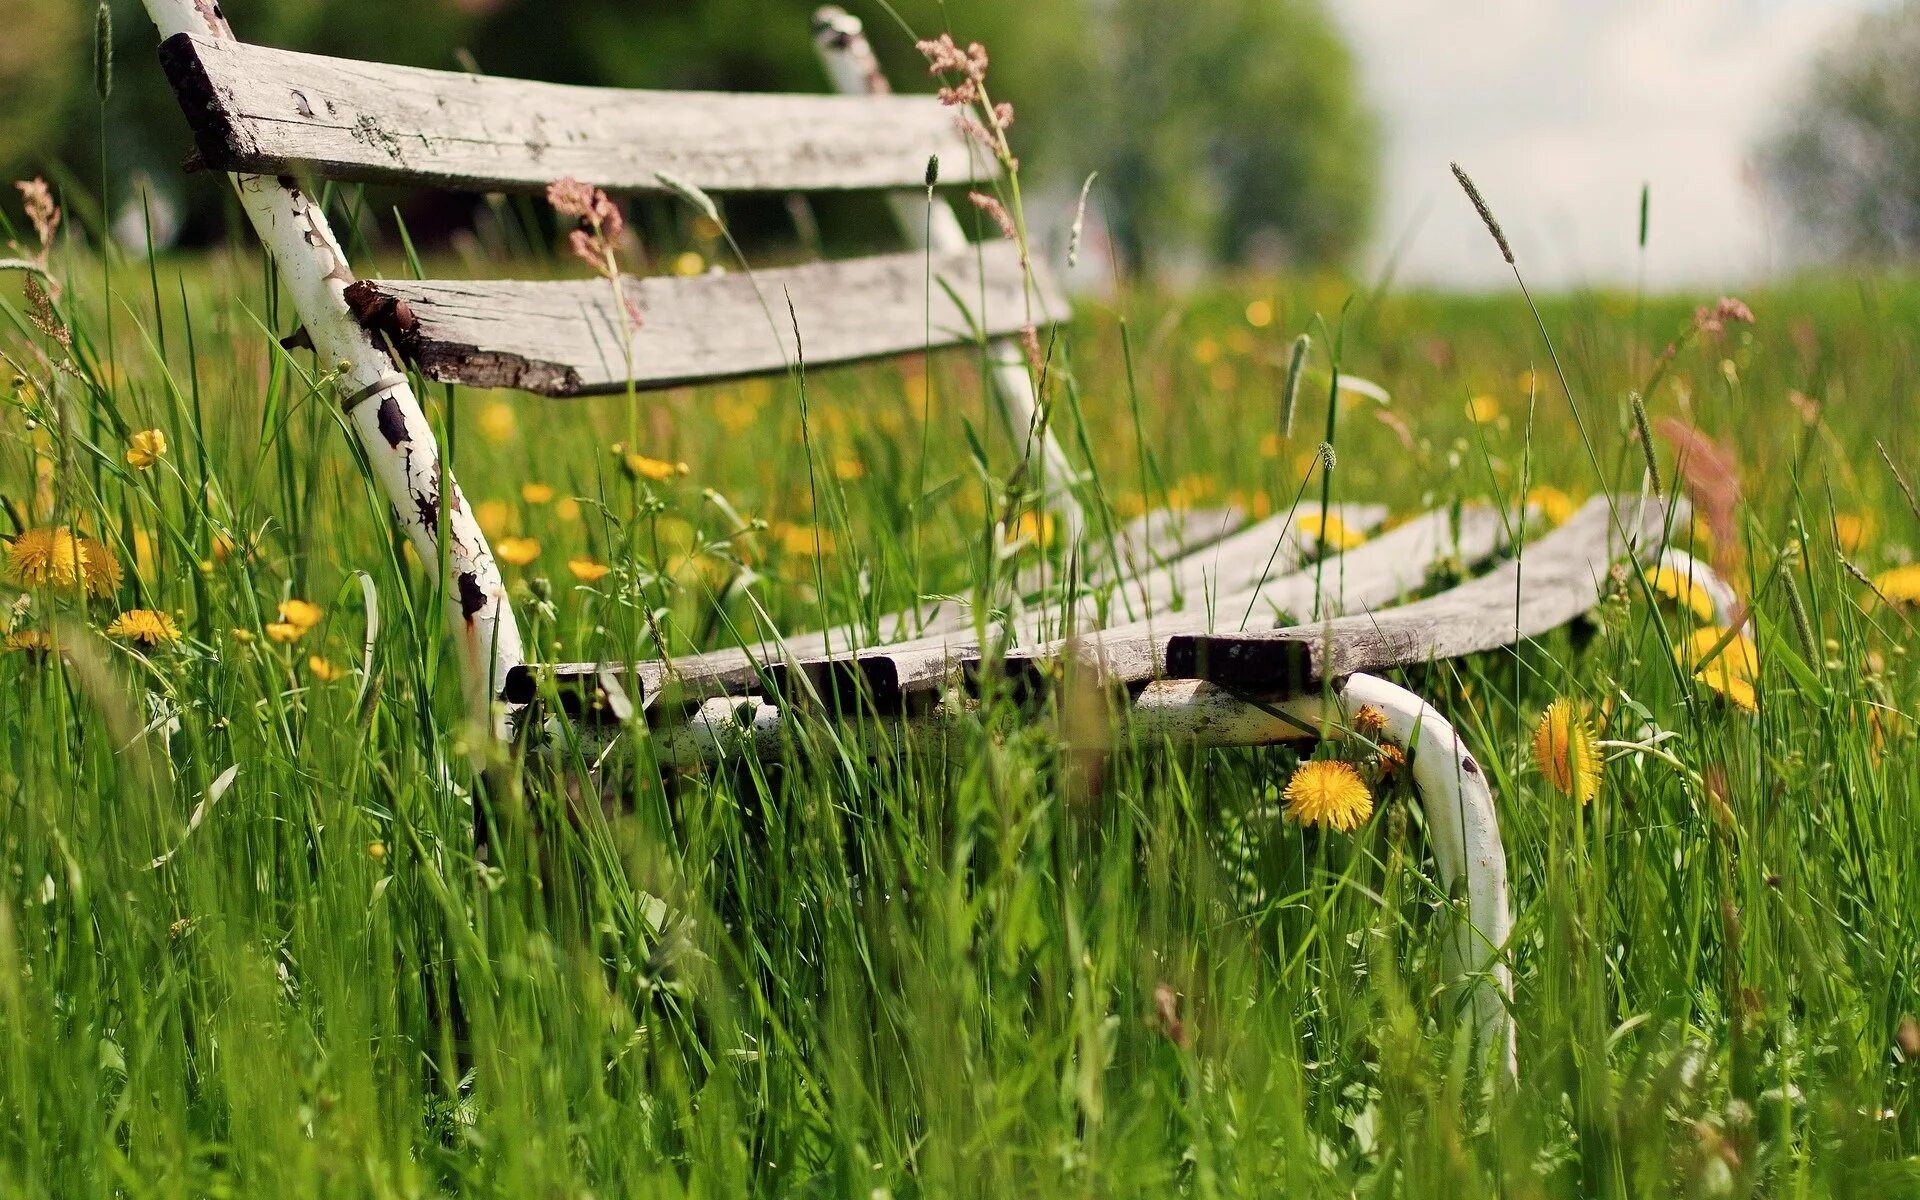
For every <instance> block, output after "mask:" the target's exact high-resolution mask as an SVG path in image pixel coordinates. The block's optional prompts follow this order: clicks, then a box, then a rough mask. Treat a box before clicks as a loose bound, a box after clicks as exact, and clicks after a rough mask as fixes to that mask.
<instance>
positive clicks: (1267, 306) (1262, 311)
mask: <svg viewBox="0 0 1920 1200" xmlns="http://www.w3.org/2000/svg"><path fill="white" fill-rule="evenodd" d="M1247 324H1249V325H1251V326H1253V327H1254V328H1255V329H1265V328H1266V327H1267V326H1269V325H1271V324H1273V305H1272V304H1271V303H1270V302H1268V301H1266V300H1254V301H1250V302H1249V303H1248V304H1247Z"/></svg>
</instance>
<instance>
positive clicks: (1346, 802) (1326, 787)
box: [1281, 759, 1373, 833]
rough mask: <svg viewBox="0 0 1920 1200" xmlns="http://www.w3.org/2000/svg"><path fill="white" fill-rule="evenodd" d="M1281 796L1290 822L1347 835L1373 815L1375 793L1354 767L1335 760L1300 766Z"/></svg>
mask: <svg viewBox="0 0 1920 1200" xmlns="http://www.w3.org/2000/svg"><path fill="white" fill-rule="evenodd" d="M1281 796H1282V797H1283V798H1284V799H1285V800H1286V802H1287V819H1288V820H1291V821H1298V822H1300V823H1301V824H1302V825H1318V826H1321V827H1322V828H1325V829H1338V830H1340V831H1341V832H1343V833H1345V832H1348V831H1351V830H1354V829H1358V828H1359V827H1360V826H1361V824H1362V823H1364V822H1365V821H1366V819H1367V818H1368V817H1371V816H1372V815H1373V793H1372V792H1370V791H1368V790H1367V784H1366V781H1365V780H1363V779H1361V778H1360V772H1358V771H1356V770H1354V769H1353V764H1351V763H1344V762H1340V761H1338V760H1336V759H1315V760H1314V761H1312V762H1307V763H1301V764H1300V769H1299V770H1297V771H1295V772H1294V773H1293V778H1292V779H1289V780H1288V781H1287V787H1286V790H1285V791H1284V792H1282V793H1281Z"/></svg>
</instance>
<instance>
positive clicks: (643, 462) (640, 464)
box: [623, 454, 687, 483]
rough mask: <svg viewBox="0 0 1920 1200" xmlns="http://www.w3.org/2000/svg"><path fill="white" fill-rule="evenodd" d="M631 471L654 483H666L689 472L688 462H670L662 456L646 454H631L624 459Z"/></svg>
mask: <svg viewBox="0 0 1920 1200" xmlns="http://www.w3.org/2000/svg"><path fill="white" fill-rule="evenodd" d="M623 461H624V462H625V463H626V465H627V470H628V472H629V473H631V474H633V475H635V476H637V477H639V478H641V479H647V480H651V481H653V482H654V483H665V482H666V481H667V480H669V479H672V478H674V477H675V476H678V475H685V474H686V473H687V464H685V463H683V462H668V461H666V460H665V459H662V458H648V457H647V456H646V455H644V454H629V455H627V456H626V458H625V459H624V460H623Z"/></svg>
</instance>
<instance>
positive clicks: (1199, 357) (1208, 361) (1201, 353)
mask: <svg viewBox="0 0 1920 1200" xmlns="http://www.w3.org/2000/svg"><path fill="white" fill-rule="evenodd" d="M1193 361H1195V362H1197V363H1199V364H1200V365H1201V366H1203V367H1210V366H1212V365H1213V364H1214V363H1216V362H1219V361H1220V343H1219V342H1216V341H1214V340H1213V339H1212V338H1210V337H1203V338H1201V339H1200V340H1199V341H1197V342H1195V343H1194V344H1193Z"/></svg>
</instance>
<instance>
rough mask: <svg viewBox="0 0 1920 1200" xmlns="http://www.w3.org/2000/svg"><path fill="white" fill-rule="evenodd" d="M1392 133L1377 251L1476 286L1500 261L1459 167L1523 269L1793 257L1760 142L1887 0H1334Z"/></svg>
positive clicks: (1402, 271)
mask: <svg viewBox="0 0 1920 1200" xmlns="http://www.w3.org/2000/svg"><path fill="white" fill-rule="evenodd" d="M1330 7H1331V8H1332V9H1333V11H1334V12H1335V13H1336V14H1338V16H1339V18H1340V19H1341V20H1342V21H1343V22H1344V23H1345V24H1346V26H1347V28H1348V30H1349V31H1350V34H1351V36H1352V39H1353V42H1354V45H1355V48H1356V50H1357V51H1358V53H1359V56H1360V60H1361V64H1362V68H1363V71H1364V73H1365V77H1366V82H1367V87H1368V90H1369V93H1370V95H1371V97H1372V99H1373V103H1374V105H1375V107H1376V109H1377V110H1378V111H1379V113H1380V115H1381V117H1382V118H1383V126H1384V128H1385V131H1386V135H1387V147H1386V155H1385V163H1386V176H1387V177H1386V188H1385V203H1384V204H1383V211H1382V213H1381V220H1380V222H1379V235H1378V237H1377V239H1376V241H1377V245H1376V247H1375V249H1374V252H1373V256H1372V257H1373V262H1374V264H1375V265H1376V266H1377V265H1378V264H1379V263H1380V262H1382V261H1383V260H1384V259H1386V257H1387V256H1388V255H1389V254H1390V253H1391V252H1392V251H1393V250H1394V249H1395V248H1396V247H1398V249H1399V253H1400V268H1399V276H1398V277H1399V278H1400V279H1401V280H1402V281H1405V282H1415V281H1427V282H1439V283H1447V284H1454V285H1468V286H1474V285H1481V284H1489V283H1496V282H1498V281H1499V280H1501V279H1504V278H1508V276H1507V275H1506V266H1505V264H1504V263H1502V262H1501V261H1500V257H1499V254H1498V252H1497V251H1496V250H1495V248H1494V246H1493V243H1492V242H1491V241H1490V240H1489V239H1488V237H1487V234H1486V232H1485V230H1483V229H1482V228H1481V227H1480V225H1479V223H1478V222H1477V221H1476V220H1475V218H1474V216H1473V211H1472V209H1471V208H1470V207H1469V206H1468V204H1467V201H1466V199H1465V198H1464V197H1463V196H1462V195H1461V194H1460V192H1459V190H1458V188H1457V187H1456V186H1455V185H1454V183H1453V179H1452V177H1451V175H1450V174H1449V173H1448V170H1447V163H1448V160H1450V159H1458V160H1459V162H1460V164H1461V165H1462V166H1463V167H1465V168H1466V169H1467V172H1468V173H1469V174H1471V175H1472V176H1473V177H1474V180H1475V182H1476V183H1478V184H1479V185H1480V188H1481V190H1482V191H1483V192H1484V193H1485V194H1486V197H1487V199H1488V201H1489V202H1490V203H1491V204H1492V206H1493V209H1494V212H1495V213H1496V214H1497V215H1498V216H1499V218H1500V223H1501V225H1502V226H1503V227H1504V228H1505V229H1506V231H1507V233H1508V235H1509V236H1510V237H1511V239H1512V241H1513V243H1514V249H1515V251H1516V253H1517V254H1518V255H1519V257H1520V264H1521V268H1522V269H1523V270H1524V271H1525V272H1526V274H1527V276H1528V281H1529V282H1538V283H1541V284H1568V283H1581V282H1627V283H1630V282H1631V281H1632V280H1633V278H1634V274H1635V271H1636V269H1637V264H1638V255H1637V252H1636V250H1635V246H1634V238H1635V233H1636V225H1637V221H1638V202H1639V193H1640V185H1641V184H1642V183H1643V182H1645V183H1647V184H1650V185H1651V187H1652V221H1651V232H1650V236H1649V238H1648V247H1647V262H1646V273H1647V279H1648V281H1649V282H1650V283H1653V284H1655V285H1667V286H1679V285H1686V286H1704V287H1709V288H1711V287H1715V286H1727V287H1731V286H1734V285H1736V284H1739V283H1743V282H1748V281H1751V280H1753V279H1756V278H1758V277H1763V276H1765V275H1766V274H1768V273H1769V272H1771V271H1773V270H1775V269H1777V268H1778V267H1780V266H1781V265H1782V264H1783V263H1784V262H1785V261H1786V260H1788V259H1790V257H1791V256H1790V254H1789V253H1787V252H1786V250H1787V248H1783V247H1781V246H1780V245H1779V244H1778V243H1779V240H1780V238H1779V235H1780V233H1781V230H1780V228H1779V224H1780V219H1779V214H1777V213H1769V212H1768V206H1767V204H1766V203H1765V200H1764V197H1763V196H1761V195H1760V194H1759V192H1758V191H1757V190H1756V189H1755V187H1754V185H1753V179H1752V172H1751V170H1750V167H1749V164H1750V162H1751V158H1752V153H1751V152H1752V149H1753V145H1754V143H1755V141H1756V140H1757V139H1758V138H1759V137H1760V136H1761V134H1762V133H1763V132H1764V131H1765V130H1767V129H1768V128H1770V127H1772V125H1773V124H1774V123H1775V122H1776V121H1778V120H1779V119H1780V116H1781V114H1782V112H1783V110H1784V107H1785V106H1786V105H1787V104H1788V103H1790V101H1791V99H1792V97H1793V96H1794V95H1795V93H1796V92H1797V90H1798V89H1799V87H1800V86H1801V84H1802V81H1803V80H1804V78H1805V73H1806V70H1807V67H1808V65H1809V63H1810V61H1811V60H1812V58H1813V56H1814V55H1815V54H1817V53H1818V51H1819V49H1820V48H1821V47H1822V46H1823V45H1825V44H1828V43H1830V42H1831V41H1832V40H1833V39H1834V37H1835V36H1836V35H1837V34H1839V33H1841V32H1843V31H1844V30H1845V29H1846V27H1847V26H1848V24H1849V23H1850V22H1851V21H1852V19H1853V18H1854V17H1856V16H1857V15H1858V14H1859V13H1860V12H1862V11H1865V10H1867V9H1869V8H1874V7H1879V4H1878V3H1876V0H1332V2H1331V5H1330Z"/></svg>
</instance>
